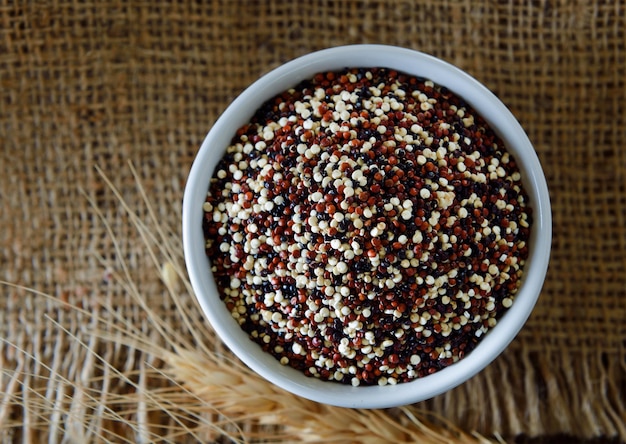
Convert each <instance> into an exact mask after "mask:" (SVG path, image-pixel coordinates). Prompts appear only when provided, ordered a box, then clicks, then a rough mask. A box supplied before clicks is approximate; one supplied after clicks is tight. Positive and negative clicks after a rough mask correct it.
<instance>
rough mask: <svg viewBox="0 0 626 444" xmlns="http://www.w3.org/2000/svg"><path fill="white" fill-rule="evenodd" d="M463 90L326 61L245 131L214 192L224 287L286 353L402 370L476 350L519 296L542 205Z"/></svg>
mask: <svg viewBox="0 0 626 444" xmlns="http://www.w3.org/2000/svg"><path fill="white" fill-rule="evenodd" d="M527 204H528V197H527V195H526V194H525V192H524V189H523V187H522V183H521V180H520V173H519V170H518V168H517V166H516V163H515V160H514V159H513V156H511V155H510V154H509V153H507V151H506V150H505V147H504V144H503V142H502V141H501V140H500V139H499V138H498V137H497V136H496V134H495V133H494V132H493V131H492V130H491V129H490V128H489V127H488V125H487V124H486V123H485V121H484V120H483V119H482V118H481V117H480V116H479V115H477V114H476V113H475V111H474V110H472V109H471V108H470V107H469V106H468V105H467V104H465V103H464V102H463V100H462V99H461V98H459V97H458V96H456V95H454V94H452V93H451V92H449V91H447V90H446V89H445V88H442V87H438V86H437V85H435V84H433V83H432V82H431V81H428V80H424V79H420V78H416V77H412V76H408V75H404V74H402V73H399V72H396V71H393V70H388V69H379V68H376V69H346V70H344V71H341V72H327V73H320V74H317V75H315V76H314V77H313V78H312V79H311V80H308V81H304V82H302V83H300V84H299V85H297V86H296V87H294V88H293V89H289V90H288V91H286V92H284V93H283V94H281V95H279V96H277V97H275V98H274V99H272V100H270V101H268V102H266V103H265V104H264V105H263V106H262V107H261V108H260V109H259V110H258V111H257V112H256V114H255V115H254V116H253V118H252V119H251V121H250V123H249V124H246V125H245V126H243V127H242V128H240V129H239V131H238V132H237V134H236V136H235V137H234V139H233V141H232V144H231V146H229V147H228V148H227V150H226V153H225V155H224V157H223V159H222V160H221V161H220V163H219V164H218V166H217V168H216V170H215V173H214V176H213V178H212V180H211V183H210V189H209V191H208V194H207V198H206V202H205V203H204V207H203V209H204V213H205V218H204V233H205V237H206V250H207V254H208V256H209V258H210V260H211V264H212V272H213V275H214V277H215V279H216V281H217V284H218V287H219V289H220V294H221V297H222V299H223V301H224V303H225V304H226V306H227V307H228V310H229V311H230V312H231V313H232V316H233V317H234V318H235V319H236V320H237V321H238V322H239V324H240V325H241V327H242V328H243V330H245V331H246V332H247V333H248V334H249V335H250V337H251V339H252V340H254V341H255V342H257V343H258V344H260V346H261V347H262V348H263V349H264V350H265V351H267V352H269V353H271V354H273V355H274V356H275V357H276V358H277V359H278V360H280V362H281V363H282V364H284V365H289V366H292V367H294V368H296V369H298V370H301V371H302V372H304V373H305V374H306V375H309V376H314V377H318V378H321V379H323V380H331V381H338V382H341V383H346V384H352V385H373V384H380V385H385V384H396V383H401V382H407V381H410V380H413V379H415V378H419V377H422V376H425V375H428V374H431V373H434V372H436V371H437V370H439V369H442V368H444V367H446V366H448V365H450V364H452V363H454V362H456V361H458V360H459V359H462V358H463V356H464V355H466V354H467V353H469V352H470V351H471V350H472V349H473V348H474V347H475V346H476V344H477V343H478V342H479V340H480V338H481V336H482V335H484V334H485V333H486V332H487V331H488V330H489V329H490V328H492V327H494V326H495V325H496V322H497V320H498V318H499V317H500V316H501V315H502V314H503V312H504V311H505V310H506V309H507V308H508V307H510V306H511V305H512V303H513V299H514V296H515V294H516V292H517V290H518V288H519V286H520V278H521V274H522V270H523V266H524V262H525V260H526V259H527V256H528V245H527V243H528V238H529V234H530V225H531V210H530V208H529V207H528V206H527Z"/></svg>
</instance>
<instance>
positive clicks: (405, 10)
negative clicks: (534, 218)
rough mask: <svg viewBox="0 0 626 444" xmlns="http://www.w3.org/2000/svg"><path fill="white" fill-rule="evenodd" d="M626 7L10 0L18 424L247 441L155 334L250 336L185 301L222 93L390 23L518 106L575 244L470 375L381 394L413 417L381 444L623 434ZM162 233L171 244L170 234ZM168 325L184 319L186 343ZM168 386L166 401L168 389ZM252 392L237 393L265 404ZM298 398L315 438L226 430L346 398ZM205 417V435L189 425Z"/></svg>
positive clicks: (7, 230) (382, 37) (7, 437)
mask: <svg viewBox="0 0 626 444" xmlns="http://www.w3.org/2000/svg"><path fill="white" fill-rule="evenodd" d="M625 9H626V4H625V2H623V1H619V2H615V1H608V0H596V1H582V0H573V1H569V0H568V1H566V0H558V1H548V0H537V1H512V0H509V1H506V0H502V1H496V0H491V1H486V0H480V1H471V2H470V1H469V0H466V1H458V2H457V1H441V0H437V1H434V0H433V1H400V0H396V1H382V0H380V1H368V0H359V1H357V0H344V1H339V0H337V1H331V0H328V1H320V2H307V1H291V0H281V1H270V2H262V1H243V0H236V1H221V0H212V1H206V2H188V1H161V2H156V1H155V2H146V1H144V2H134V1H131V2H121V1H99V2H92V1H88V0H87V1H80V2H79V1H74V0H71V1H70V0H51V1H45V2H43V1H42V2H13V1H0V146H1V148H0V247H1V248H0V279H1V280H2V281H4V283H3V284H2V285H1V286H0V292H1V295H2V297H1V298H0V338H1V340H0V369H1V371H2V373H1V374H0V437H1V439H2V440H3V441H4V442H13V441H22V440H23V441H24V442H44V441H45V442H89V441H100V440H103V441H107V440H110V441H113V442H120V441H123V440H127V441H129V442H135V441H137V442H139V441H142V442H148V441H159V440H162V441H172V442H194V441H196V440H198V439H200V440H206V441H210V440H225V439H226V438H223V437H222V438H220V435H221V434H222V432H220V431H219V430H212V431H211V432H208V431H207V430H211V425H210V422H211V421H221V422H220V424H222V426H223V424H224V421H225V420H224V418H225V416H224V415H225V414H226V413H228V411H229V410H228V409H231V410H230V411H232V406H229V404H226V403H225V404H222V407H223V408H224V410H225V412H226V413H225V412H221V413H222V415H220V412H219V411H216V410H214V409H217V407H215V406H214V405H213V404H211V396H212V395H211V393H202V390H198V391H197V393H196V392H193V387H191V386H187V385H185V383H186V381H184V380H182V379H183V376H184V373H182V372H180V371H179V373H176V371H178V370H176V368H175V363H176V362H179V361H176V359H171V360H170V361H169V362H168V361H167V359H165V358H164V356H165V354H162V355H159V354H158V353H156V352H154V353H153V352H151V350H152V348H151V347H156V346H158V347H161V348H162V349H167V350H169V351H170V352H171V353H172V355H171V356H173V357H178V358H179V359H180V362H183V361H184V362H193V360H194V359H196V360H198V361H199V362H203V361H202V360H203V359H204V357H203V355H207V353H209V352H211V353H213V352H215V353H219V356H224V359H228V356H229V355H228V351H226V350H224V349H223V348H222V347H221V346H220V344H219V341H215V340H211V341H212V342H211V341H209V342H208V344H209V345H208V346H203V345H202V344H201V342H202V341H200V340H198V337H192V334H191V331H192V330H193V329H190V328H189V325H188V323H187V320H189V319H191V320H193V322H194V323H195V324H194V325H199V326H201V325H202V323H203V322H204V321H203V317H202V315H201V313H200V311H199V309H198V308H197V307H196V305H195V304H194V300H193V297H192V295H191V294H190V291H189V289H188V288H186V287H184V286H181V287H180V289H179V291H178V294H179V297H178V299H177V300H176V301H177V302H176V303H174V302H172V298H171V293H172V289H173V287H174V286H175V284H176V283H175V282H173V281H172V280H171V279H168V278H171V277H173V276H175V274H173V273H174V271H173V270H179V269H180V264H181V262H180V256H181V251H180V250H181V241H180V219H181V201H182V194H183V190H184V184H185V179H186V175H187V173H188V171H189V168H190V166H191V163H192V161H193V158H194V155H195V154H196V152H197V149H198V147H199V146H200V144H201V142H202V139H203V138H204V136H205V135H206V133H207V131H208V130H209V129H210V128H211V125H212V124H213V123H214V122H215V120H216V119H217V117H218V116H219V114H220V112H221V111H222V110H223V109H224V108H225V107H226V106H227V105H228V103H229V101H231V100H232V99H233V98H234V97H236V96H237V94H238V93H240V92H241V91H242V90H243V89H244V88H245V87H246V86H247V85H249V84H250V83H252V82H253V81H254V80H255V79H256V78H258V77H259V76H260V75H262V74H263V73H266V72H268V71H269V70H271V69H272V68H274V67H276V66H278V65H280V64H281V63H283V62H285V61H288V60H290V59H292V58H294V57H297V56H299V55H303V54H306V53H308V52H311V51H314V50H317V49H322V48H326V47H332V46H336V45H342V44H349V43H384V44H392V45H399V46H403V47H408V48H413V49H417V50H420V51H423V52H427V53H430V54H432V55H435V56H438V57H441V58H443V59H444V60H446V61H449V62H451V63H453V64H455V65H457V66H458V67H460V68H462V69H464V70H466V71H467V72H469V73H470V74H471V75H473V76H474V77H476V78H477V79H478V80H479V81H481V82H483V83H484V84H485V85H486V86H487V87H488V88H490V89H491V90H492V91H494V92H495V93H496V94H497V95H498V96H499V97H500V98H501V100H502V101H503V102H504V103H505V104H506V105H507V106H508V107H509V108H510V109H511V111H512V112H513V113H514V115H515V116H516V117H517V118H518V120H519V121H520V123H521V124H522V126H523V127H524V129H525V130H526V131H527V133H528V135H529V137H530V139H531V141H532V142H533V144H534V146H535V148H536V150H537V153H538V155H539V158H540V160H541V162H542V164H543V167H544V170H545V174H546V176H547V180H548V186H549V188H550V193H551V200H552V205H553V218H554V224H553V227H554V240H553V245H552V247H553V250H552V257H551V262H550V269H549V272H548V276H547V279H546V282H545V285H544V288H543V292H542V294H541V297H540V300H539V302H538V305H537V307H536V310H535V311H534V312H533V314H532V316H531V318H530V319H529V321H528V323H527V325H526V326H525V328H524V329H523V330H522V332H521V333H520V334H519V336H518V337H517V338H516V339H515V340H514V342H513V343H512V344H511V346H510V347H509V348H508V349H507V350H506V351H505V352H504V353H503V354H502V355H501V356H500V357H499V358H498V359H497V360H496V361H495V362H494V363H492V364H491V365H490V366H488V367H487V369H485V370H484V371H483V372H481V373H480V374H479V375H477V376H476V377H474V378H473V379H471V380H470V381H469V382H467V383H465V384H463V385H461V386H460V387H458V388H456V389H454V390H452V391H451V392H449V393H446V394H443V395H440V396H437V397H436V398H434V399H432V400H429V401H426V402H423V403H419V404H416V405H414V406H408V407H407V408H406V409H401V410H400V409H392V410H389V411H380V412H370V414H371V415H374V416H373V417H375V418H378V419H377V421H379V424H380V427H382V426H383V425H384V424H387V422H385V421H396V420H397V421H400V422H402V421H401V420H400V419H398V418H402V417H403V418H404V422H402V424H404V425H405V426H406V428H405V433H404V434H403V435H402V434H401V435H395V436H387V437H385V436H382V437H380V436H379V438H378V439H374V438H373V435H372V436H370V438H372V440H371V441H373V442H384V441H385V438H387V441H389V442H399V441H402V440H404V441H415V442H420V441H423V440H425V439H426V438H427V437H430V438H432V436H436V434H437V433H439V432H440V431H441V430H446V429H449V428H450V427H455V428H457V429H458V430H459V431H462V432H463V433H460V432H459V433H458V434H456V435H454V436H457V437H458V440H459V441H460V440H462V439H465V438H467V439H470V438H471V439H474V438H476V439H478V437H479V436H480V437H484V438H485V439H489V440H515V439H516V437H518V438H517V439H519V435H523V436H525V437H546V436H547V437H549V436H555V435H567V436H569V439H575V438H576V439H593V438H599V437H601V438H603V439H611V440H614V441H616V442H617V441H626V425H625V423H626V396H625V394H626V148H625V147H624V142H625V141H626V117H625V116H626V105H625V104H626V80H625V79H626V32H625V28H626V14H625ZM107 180H109V181H110V183H108V182H107ZM114 190H116V191H117V193H118V194H116V192H114ZM146 201H147V202H148V203H149V205H150V207H148V205H147V204H146ZM122 202H124V204H122ZM125 206H126V207H125ZM127 210H128V211H127ZM151 211H152V212H151ZM142 224H145V225H142ZM138 225H139V229H138ZM159 230H161V231H160V234H161V236H162V237H159V238H158V239H167V245H168V246H169V247H168V248H170V249H171V251H170V253H172V254H170V256H171V257H170V256H168V255H167V254H165V253H164V252H163V251H161V250H158V248H159V247H160V246H161V242H162V241H158V240H155V239H154V238H153V237H151V236H152V235H153V234H154V233H159ZM146 244H150V245H152V246H153V248H156V250H155V251H156V252H157V253H156V254H155V255H152V254H151V251H152V250H149V249H147V248H146ZM164 258H165V259H164ZM168 258H169V259H168ZM168 261H169V262H168ZM163 264H165V265H163ZM172 264H174V265H175V266H176V267H174V266H173V265H172ZM162 266H163V267H162ZM163 270H164V272H163ZM163 277H165V279H163ZM185 279H186V276H184V274H182V275H180V276H175V279H174V280H176V281H180V282H185ZM28 289H33V290H34V291H31V290H28ZM137 295H140V297H141V299H138V298H137ZM140 301H144V302H145V304H143V303H142V302H140ZM148 309H149V310H148ZM148 311H150V313H151V314H152V315H151V316H148V315H147V312H148ZM181 313H186V315H185V316H186V317H185V316H183V315H182V314H181ZM155 315H156V316H155ZM206 328H207V330H206V333H205V335H204V336H203V337H206V338H209V339H210V338H211V333H210V329H209V327H206ZM124 329H126V330H124ZM168 329H171V330H168ZM128 330H132V331H134V332H136V333H137V335H139V336H141V337H142V338H144V342H145V343H143V342H141V341H140V340H138V339H137V338H138V337H139V336H137V335H136V336H132V335H130V334H128ZM163 330H168V331H171V332H175V333H176V332H178V333H177V334H178V335H180V340H182V341H186V343H187V344H188V345H189V346H188V347H187V348H186V349H185V353H187V354H186V355H184V356H183V355H182V352H180V349H177V348H175V347H172V346H171V344H168V343H167V341H166V340H165V339H164V338H165V336H164V335H163ZM124 331H126V333H124ZM151 341H152V342H151ZM142 344H144V345H142ZM146 344H147V345H146ZM155 350H156V349H155ZM194 353H195V355H194ZM233 362H236V361H233ZM181 365H182V364H181ZM233 365H235V364H233ZM172 369H173V370H172ZM179 370H180V369H179ZM242 371H244V370H242ZM162 372H163V373H167V372H170V373H168V374H170V375H173V376H172V378H171V379H167V378H164V377H163V378H160V377H159V375H161V374H162ZM177 374H178V375H180V378H178V379H177V378H176V375H177ZM209 376H210V375H209ZM207 377H208V376H207ZM251 378H252V377H251ZM240 382H241V384H240V385H241V387H244V388H245V387H246V378H243V379H242V380H241V381H240ZM160 390H162V391H165V390H167V391H168V393H169V396H170V397H169V398H168V399H169V401H168V402H169V404H168V405H165V404H164V403H163V404H159V403H158V402H157V401H155V399H156V398H154V396H156V394H158V393H160ZM177 391H178V392H177ZM177 393H180V399H181V402H183V401H182V400H183V398H184V397H185V396H187V398H184V399H187V400H186V401H184V402H186V403H187V404H185V405H190V401H189V399H191V398H193V397H194V396H197V401H198V402H197V405H196V406H195V407H194V408H195V409H196V410H194V412H195V413H194V414H193V415H192V414H191V413H190V410H189V409H187V410H184V409H181V411H180V412H179V415H178V416H177V413H176V405H175V404H176V402H175V401H172V400H175V399H176V397H175V396H178V395H177ZM227 393H228V392H226V395H225V394H224V393H223V392H220V395H219V396H221V398H220V399H221V400H222V401H223V400H224V396H227ZM238 393H239V394H238ZM240 393H241V392H235V391H233V392H232V397H233V399H232V401H233V403H235V404H236V403H238V402H241V403H242V404H241V405H243V406H245V405H247V404H246V403H245V402H244V398H238V396H242V395H241V394H240ZM130 395H137V396H135V397H132V396H130ZM139 395H141V396H139ZM125 396H129V397H128V398H125ZM142 396H143V397H142ZM215 396H217V395H215ZM189 397H191V398H189ZM289 399H291V398H289ZM124 400H126V401H124ZM273 402H274V401H273V400H272V398H271V397H269V398H268V399H267V403H268V404H269V405H274V404H272V403H273ZM293 402H299V403H300V404H298V405H300V406H301V407H302V406H304V407H305V408H306V409H309V410H310V411H311V412H318V416H317V423H316V422H315V421H313V422H311V423H309V424H307V426H306V427H303V428H302V429H300V430H299V432H298V433H295V434H294V432H293V431H294V430H295V429H294V427H293V424H291V425H290V427H291V428H290V430H291V431H289V430H287V431H286V429H285V427H286V426H281V421H275V422H274V423H272V421H271V417H270V416H269V415H268V416H265V420H264V421H265V423H263V421H259V419H258V417H252V416H251V417H250V418H248V419H246V415H245V412H244V413H241V412H240V415H239V416H238V418H237V424H230V425H228V427H225V429H227V431H228V430H230V432H228V433H231V434H232V435H231V436H235V437H237V438H238V439H240V440H243V441H246V440H247V441H250V442H255V441H263V440H267V441H270V440H274V441H280V440H285V441H289V440H296V436H297V437H298V439H299V440H304V439H310V440H312V441H315V439H317V438H316V436H318V435H317V434H316V433H317V432H319V431H320V430H323V429H324V428H325V427H329V424H332V422H333V420H334V417H333V415H334V414H333V415H329V414H326V416H325V412H328V411H327V410H324V408H323V407H322V406H317V405H315V404H314V403H307V402H305V401H303V400H297V399H296V400H294V401H293ZM147 405H148V406H151V407H150V408H147V407H146V406H147ZM155 405H156V406H157V407H155ZM203 408H206V411H205V412H203V411H202V409H203ZM256 408H263V406H262V405H261V404H259V405H256ZM271 408H273V407H270V408H269V409H270V410H271ZM164 411H167V412H169V413H168V414H166V415H163V414H162V413H163V412H164ZM294 411H295V410H294ZM337 411H339V410H337ZM423 412H428V417H430V418H431V419H432V422H429V423H428V424H430V425H426V423H423V428H421V429H420V428H412V429H411V428H410V427H409V426H408V425H407V424H408V422H407V421H406V418H411V417H413V416H414V417H415V418H417V417H419V418H423V417H424V416H420V415H422V413H423ZM359 414H360V413H359ZM363 414H365V413H363ZM355 415H357V413H356V412H355V413H354V415H353V416H351V417H354V418H356V417H357V416H355ZM313 417H315V416H313ZM416 421H417V420H416ZM283 422H284V421H283ZM415 423H416V422H413V423H411V424H415ZM199 425H203V427H204V429H205V432H206V433H205V432H203V433H204V434H198V435H196V434H194V433H189V431H190V430H191V431H193V430H196V429H198V430H199V429H200V427H199ZM183 426H184V427H183ZM177 427H178V428H177ZM194 427H195V429H194ZM334 427H335V430H336V431H337V433H338V434H337V437H338V438H337V439H340V440H341V441H342V442H350V441H355V442H364V441H365V439H366V438H367V436H363V435H362V434H360V433H359V432H358V431H354V430H355V428H354V427H353V424H350V423H345V424H339V425H335V426H334ZM377 427H378V426H377ZM428 427H431V432H429V430H428ZM437 427H438V429H437ZM176 430H187V431H188V433H181V434H176V433H174V432H172V431H176ZM357 430H358V429H357ZM380 430H383V429H380ZM411 430H412V431H411ZM289 433H291V434H289ZM429 433H431V434H429ZM433 434H434V435H433ZM272 437H274V439H272ZM463 437H465V438H463ZM430 438H429V439H430ZM442 439H443V438H442ZM447 440H448V441H453V438H451V437H448V439H447ZM428 442H432V441H428Z"/></svg>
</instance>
